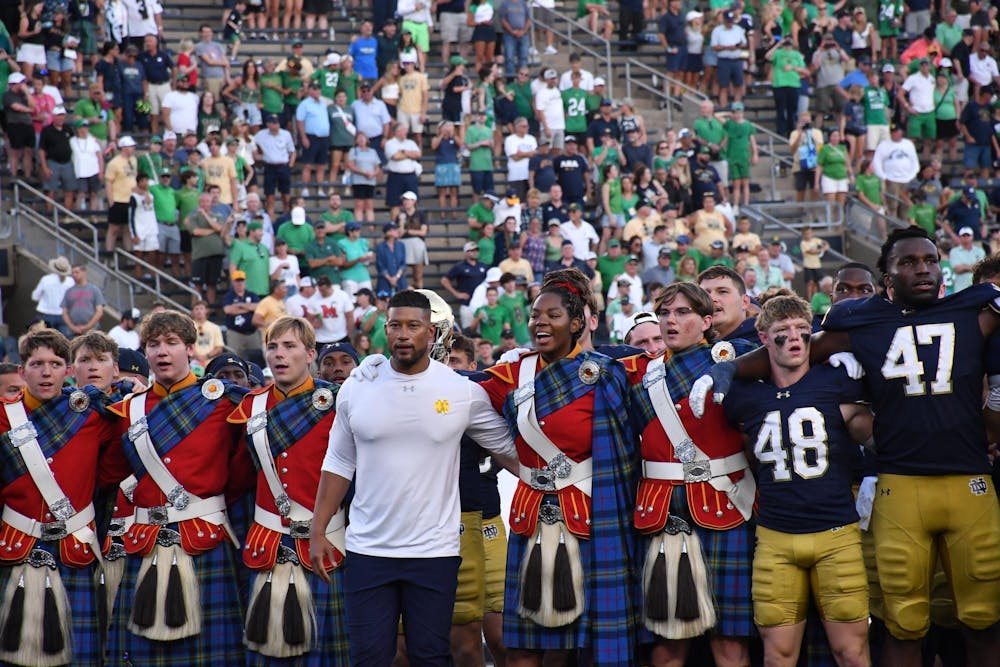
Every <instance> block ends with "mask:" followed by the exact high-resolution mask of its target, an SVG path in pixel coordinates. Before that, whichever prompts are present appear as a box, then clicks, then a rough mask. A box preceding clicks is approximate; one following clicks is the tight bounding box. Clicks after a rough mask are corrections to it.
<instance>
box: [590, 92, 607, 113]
mask: <svg viewBox="0 0 1000 667" xmlns="http://www.w3.org/2000/svg"><path fill="white" fill-rule="evenodd" d="M603 99H604V98H603V97H601V96H600V95H595V94H593V93H588V94H587V113H588V114H589V115H590V117H591V118H593V117H594V115H595V114H596V113H597V112H598V111H600V110H601V100H603Z"/></svg>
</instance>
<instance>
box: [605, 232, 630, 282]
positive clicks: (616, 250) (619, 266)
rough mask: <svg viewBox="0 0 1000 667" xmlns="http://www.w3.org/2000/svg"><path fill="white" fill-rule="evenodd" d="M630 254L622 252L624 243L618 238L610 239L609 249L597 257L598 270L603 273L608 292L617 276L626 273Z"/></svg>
mask: <svg viewBox="0 0 1000 667" xmlns="http://www.w3.org/2000/svg"><path fill="white" fill-rule="evenodd" d="M627 261H628V256H627V255H625V254H624V253H622V243H621V241H619V240H618V239H611V240H610V241H608V251H607V252H606V253H604V254H603V255H601V256H600V257H598V258H597V272H598V273H600V274H601V283H602V284H603V285H604V292H605V294H607V291H608V289H607V288H608V287H610V286H611V282H612V281H613V280H614V279H615V277H616V276H620V275H621V274H623V273H625V262H627Z"/></svg>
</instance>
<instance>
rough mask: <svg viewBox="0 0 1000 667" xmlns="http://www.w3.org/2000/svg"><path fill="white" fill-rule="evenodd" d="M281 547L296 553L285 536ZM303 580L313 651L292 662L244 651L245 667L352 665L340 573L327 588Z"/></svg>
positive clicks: (314, 579)
mask: <svg viewBox="0 0 1000 667" xmlns="http://www.w3.org/2000/svg"><path fill="white" fill-rule="evenodd" d="M281 544H282V545H283V546H286V547H288V548H289V549H291V550H292V551H294V550H295V540H294V539H292V538H291V537H290V536H288V535H282V536H281ZM244 569H245V568H244ZM247 571H248V572H249V570H247ZM306 576H308V577H309V588H310V589H311V590H312V596H313V606H314V607H315V608H316V642H315V643H314V645H313V649H312V650H311V651H310V652H309V653H307V654H305V655H300V656H297V657H295V658H269V657H267V656H265V655H261V654H260V653H256V652H254V651H251V650H250V649H247V658H246V664H247V667H349V665H350V664H351V659H350V644H349V642H348V641H347V615H346V613H345V612H344V573H343V571H342V569H341V568H338V569H336V570H334V571H333V572H331V573H330V581H331V583H329V584H327V583H326V582H325V581H323V580H322V579H320V578H319V577H317V576H316V575H315V574H313V573H312V572H308V573H307V575H306ZM136 667H138V665H137V666H136Z"/></svg>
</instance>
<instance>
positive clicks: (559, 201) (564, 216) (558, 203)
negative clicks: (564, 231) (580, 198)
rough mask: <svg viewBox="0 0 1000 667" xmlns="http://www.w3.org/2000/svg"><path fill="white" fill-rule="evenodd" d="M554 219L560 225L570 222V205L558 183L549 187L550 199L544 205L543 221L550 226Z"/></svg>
mask: <svg viewBox="0 0 1000 667" xmlns="http://www.w3.org/2000/svg"><path fill="white" fill-rule="evenodd" d="M555 159H558V157H557V158H555ZM553 220H558V221H559V224H560V225H561V224H562V223H564V222H569V206H567V202H565V201H563V189H562V186H561V185H559V184H558V183H555V184H553V185H552V187H551V188H549V201H548V203H546V204H545V205H544V206H542V222H543V223H545V226H546V227H548V225H549V223H550V222H552V221H553Z"/></svg>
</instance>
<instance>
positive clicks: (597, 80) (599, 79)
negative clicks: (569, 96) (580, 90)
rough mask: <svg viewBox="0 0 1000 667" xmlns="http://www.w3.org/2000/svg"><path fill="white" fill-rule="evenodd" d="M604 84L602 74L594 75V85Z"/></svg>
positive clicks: (605, 82)
mask: <svg viewBox="0 0 1000 667" xmlns="http://www.w3.org/2000/svg"><path fill="white" fill-rule="evenodd" d="M606 84H607V81H605V80H604V77H603V76H595V77H594V85H595V86H604V85H606Z"/></svg>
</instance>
